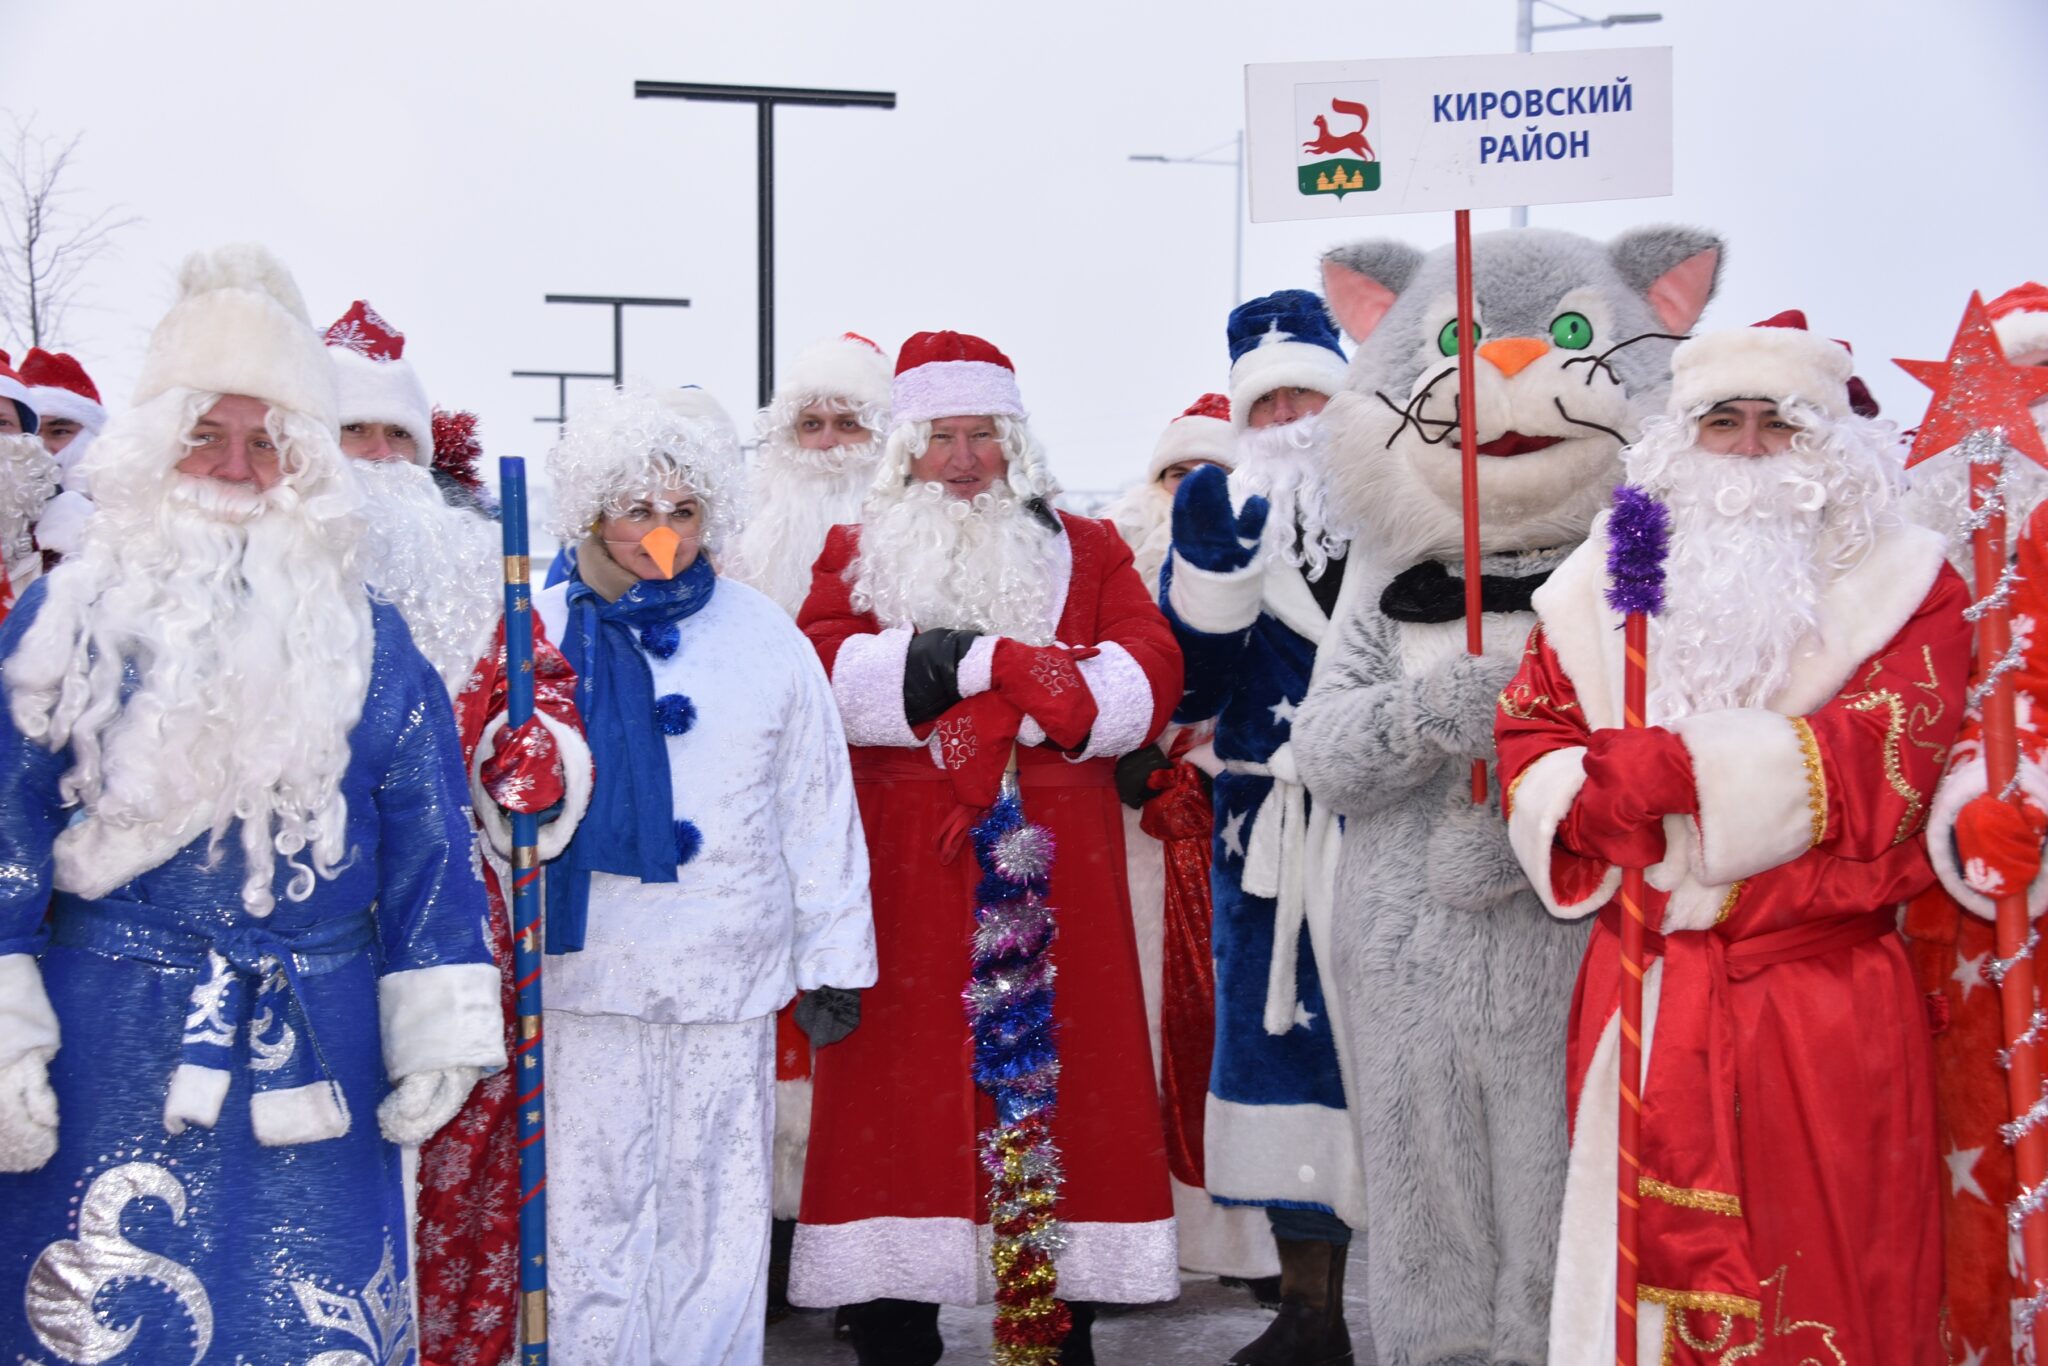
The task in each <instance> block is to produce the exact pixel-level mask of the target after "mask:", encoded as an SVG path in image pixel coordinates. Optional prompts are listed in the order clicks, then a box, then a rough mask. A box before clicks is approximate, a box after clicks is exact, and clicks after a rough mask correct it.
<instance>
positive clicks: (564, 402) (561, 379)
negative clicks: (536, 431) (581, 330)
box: [512, 370, 612, 431]
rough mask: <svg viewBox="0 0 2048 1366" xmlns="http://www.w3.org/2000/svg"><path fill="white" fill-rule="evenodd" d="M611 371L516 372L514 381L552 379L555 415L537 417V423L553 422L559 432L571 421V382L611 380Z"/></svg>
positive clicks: (513, 376) (513, 375)
mask: <svg viewBox="0 0 2048 1366" xmlns="http://www.w3.org/2000/svg"><path fill="white" fill-rule="evenodd" d="M611 377H612V376H611V372H610V371H609V370H514V371H513V372H512V378H514V379H551V380H553V381H554V382H555V413H554V416H553V417H537V418H535V419H534V421H535V422H552V423H554V424H555V428H556V430H557V431H559V430H560V429H561V426H562V424H563V423H565V422H567V421H568V420H569V381H570V380H572V379H610V378H611Z"/></svg>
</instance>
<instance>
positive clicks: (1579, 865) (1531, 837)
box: [1493, 624, 1609, 913]
mask: <svg viewBox="0 0 2048 1366" xmlns="http://www.w3.org/2000/svg"><path fill="white" fill-rule="evenodd" d="M1589 735H1590V729H1589V727H1588V726H1587V724H1586V716H1585V712H1584V710H1583V709H1582V708H1581V707H1580V706H1579V700H1578V691H1577V690H1576V689H1575V688H1574V687H1573V686H1572V681H1571V678H1570V676H1569V675H1567V674H1566V673H1565V671H1564V666H1563V664H1562V663H1561V662H1560V661H1559V660H1558V657H1557V652H1556V651H1554V650H1552V649H1551V648H1550V642H1549V641H1548V640H1547V639H1546V638H1545V637H1544V634H1543V627H1542V626H1541V625H1540V624H1539V625H1538V626H1536V627H1535V629H1533V630H1531V631H1530V632H1529V642H1528V644H1527V645H1526V646H1525V647H1524V649H1523V654H1522V667H1521V669H1520V670H1519V671H1517V672H1516V674H1515V677H1514V681H1513V682H1511V683H1509V684H1508V686H1507V687H1506V688H1504V689H1502V690H1501V695H1500V703H1499V706H1498V708H1497V709H1496V711H1495V713H1494V720H1493V736H1494V745H1495V747H1496V750H1497V752H1498V754H1499V760H1500V762H1499V770H1498V778H1499V782H1500V784H1501V812H1502V814H1503V815H1505V816H1506V817H1507V819H1508V832H1509V839H1510V842H1511V843H1512V844H1513V845H1514V847H1515V854H1516V857H1517V858H1518V859H1520V860H1521V862H1522V866H1523V870H1524V871H1525V872H1527V873H1528V874H1529V878H1530V881H1531V882H1532V883H1534V884H1535V885H1536V887H1537V891H1538V893H1539V894H1540V895H1541V896H1542V897H1543V900H1544V903H1545V904H1546V905H1547V906H1549V907H1550V909H1551V910H1552V911H1554V912H1561V913H1568V912H1572V911H1574V910H1575V909H1578V908H1581V907H1582V906H1583V903H1585V902H1587V901H1588V900H1589V899H1591V898H1594V897H1596V896H1597V894H1598V892H1599V889H1600V885H1601V882H1602V880H1603V879H1604V878H1606V876H1607V874H1608V871H1609V867H1608V865H1607V864H1605V863H1603V862H1601V861H1599V860H1597V859H1589V858H1585V857H1582V856H1581V855H1578V854H1575V853H1573V852H1572V851H1571V850H1569V849H1567V848H1565V847H1564V845H1562V844H1560V843H1558V842H1557V840H1556V838H1555V831H1556V829H1557V827H1558V825H1559V823H1561V822H1562V821H1563V820H1564V818H1565V816H1566V815H1567V814H1568V813H1569V812H1570V810H1571V804H1572V802H1573V800H1574V799H1575V798H1576V797H1577V795H1578V790H1579V788H1580V786H1582V785H1583V783H1584V781H1585V771H1584V768H1583V767H1582V762H1581V761H1582V755H1581V754H1580V751H1582V750H1583V749H1584V748H1585V745H1586V741H1587V739H1588V737H1589ZM1546 761H1547V762H1546ZM1525 788H1526V796H1527V799H1528V800H1527V802H1526V805H1525V806H1524V805H1518V801H1519V800H1520V799H1522V798H1523V797H1524V796H1525ZM1583 909H1595V908H1594V907H1583Z"/></svg>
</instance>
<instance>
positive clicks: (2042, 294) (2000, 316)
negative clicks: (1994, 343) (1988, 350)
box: [1990, 280, 2048, 364]
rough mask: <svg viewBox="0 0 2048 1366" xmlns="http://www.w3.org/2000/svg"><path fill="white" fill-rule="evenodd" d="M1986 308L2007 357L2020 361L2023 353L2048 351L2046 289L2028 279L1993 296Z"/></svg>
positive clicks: (2035, 354)
mask: <svg viewBox="0 0 2048 1366" xmlns="http://www.w3.org/2000/svg"><path fill="white" fill-rule="evenodd" d="M1990 310H1991V327H1992V330H1993V331H1995V332H1997V333H1998V344H1999V345H2000V346H2002V347H2004V348H2005V358H2006V359H2007V360H2009V361H2012V362H2014V363H2015V364H2020V363H2023V362H2021V359H2020V358H2021V357H2023V356H2026V357H2039V356H2041V355H2044V354H2048V289H2044V288H2042V287H2041V286H2040V285H2037V284H2035V283H2034V282H2033V281H2032V280H2029V281H2027V283H2025V284H2023V285H2020V286H2018V287H2017V288H2014V289H2008V290H2007V291H2005V293H2003V294H2001V295H1999V296H1998V297H1997V298H1996V299H1993V300H1992V301H1991V304H1990Z"/></svg>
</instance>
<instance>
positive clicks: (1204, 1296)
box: [766, 1276, 1373, 1366]
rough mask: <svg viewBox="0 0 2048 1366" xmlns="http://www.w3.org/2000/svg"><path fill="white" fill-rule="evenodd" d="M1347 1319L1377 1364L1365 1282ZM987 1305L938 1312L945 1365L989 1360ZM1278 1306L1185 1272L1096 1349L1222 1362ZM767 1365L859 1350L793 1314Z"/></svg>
mask: <svg viewBox="0 0 2048 1366" xmlns="http://www.w3.org/2000/svg"><path fill="white" fill-rule="evenodd" d="M1347 1292H1348V1293H1346V1295H1345V1297H1344V1302H1345V1317H1346V1318H1347V1319H1348V1320H1349V1321H1350V1323H1351V1327H1352V1345H1353V1346H1354V1347H1355V1348H1356V1349H1358V1361H1357V1366H1372V1362H1373V1357H1372V1356H1371V1354H1370V1353H1369V1352H1368V1351H1367V1350H1366V1344H1365V1341H1364V1338H1363V1335H1362V1334H1361V1333H1360V1332H1359V1329H1360V1327H1361V1326H1362V1325H1363V1324H1364V1323H1365V1321H1366V1320H1365V1302H1364V1299H1363V1297H1362V1287H1360V1286H1357V1285H1351V1286H1349V1287H1347ZM991 1312H992V1311H991V1310H989V1309H988V1308H986V1307H984V1308H980V1309H953V1308H947V1309H943V1310H941V1311H940V1312H939V1331H940V1332H941V1333H943V1334H944V1335H945V1338H946V1356H945V1362H944V1366H984V1364H985V1363H986V1362H987V1361H988V1360H989V1322H990V1313H991ZM1272 1320H1273V1314H1272V1311H1271V1310H1267V1309H1261V1308H1259V1306H1258V1305H1257V1304H1255V1303H1253V1301H1252V1297H1251V1293H1250V1292H1249V1291H1246V1290H1242V1289H1235V1288H1229V1287H1225V1286H1222V1285H1219V1284H1217V1282H1216V1279H1215V1278H1214V1277H1213V1276H1185V1277H1183V1278H1182V1280H1181V1294H1180V1298H1179V1299H1178V1300H1175V1301H1174V1302H1173V1303H1172V1304H1159V1305H1148V1306H1146V1307H1144V1308H1132V1309H1128V1310H1124V1309H1119V1310H1116V1311H1114V1312H1111V1313H1106V1314H1104V1315H1102V1316H1101V1317H1100V1318H1098V1319H1096V1321H1095V1355H1096V1358H1097V1359H1098V1360H1099V1361H1101V1362H1102V1363H1103V1366H1161V1364H1163V1363H1167V1362H1171V1363H1174V1364H1175V1366H1203V1364H1204V1363H1218V1364H1219V1366H1220V1363H1221V1362H1222V1361H1223V1360H1224V1359H1225V1358H1226V1357H1228V1356H1229V1355H1230V1354H1231V1353H1232V1352H1234V1351H1236V1350H1237V1349H1238V1348H1240V1347H1242V1346H1244V1345H1245V1344H1246V1343H1247V1342H1250V1341H1251V1340H1252V1339H1253V1338H1255V1337H1257V1336H1258V1335H1259V1334H1260V1333H1262V1332H1264V1331H1265V1327H1266V1325H1267V1324H1268V1323H1270V1322H1272ZM766 1366H853V1349H852V1348H851V1347H848V1346H847V1345H846V1344H845V1343H842V1342H834V1341H833V1340H832V1316H831V1315H830V1314H823V1313H820V1314H810V1313H801V1314H794V1315H792V1316H791V1317H789V1318H787V1319H784V1320H783V1321H782V1322H781V1323H778V1324H775V1325H773V1326H772V1327H770V1328H769V1329H768V1351H767V1356H766Z"/></svg>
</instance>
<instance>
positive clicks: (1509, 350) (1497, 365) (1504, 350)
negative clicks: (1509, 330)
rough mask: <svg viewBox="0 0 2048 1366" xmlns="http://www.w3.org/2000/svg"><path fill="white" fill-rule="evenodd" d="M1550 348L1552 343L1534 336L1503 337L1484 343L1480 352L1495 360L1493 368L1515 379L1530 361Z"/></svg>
mask: <svg viewBox="0 0 2048 1366" xmlns="http://www.w3.org/2000/svg"><path fill="white" fill-rule="evenodd" d="M1549 349H1550V343H1549V342H1545V341H1538V340H1536V339H1535V338H1534V337H1503V338H1501V339H1500V340H1499V341H1490V342H1486V343H1483V344H1482V345H1481V346H1480V348H1479V354H1480V355H1482V356H1484V357H1485V358H1486V359H1487V360H1489V361H1492V362H1493V368H1494V369H1496V370H1498V371H1500V372H1501V373H1502V374H1503V375H1506V376H1507V377H1508V378H1509V379H1513V378H1514V377H1515V376H1516V375H1519V374H1521V373H1522V370H1523V368H1524V367H1525V366H1527V365H1528V364H1529V362H1530V361H1532V360H1535V359H1536V358H1537V357H1538V356H1540V355H1542V354H1543V353H1544V352H1545V351H1548V350H1549Z"/></svg>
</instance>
